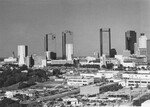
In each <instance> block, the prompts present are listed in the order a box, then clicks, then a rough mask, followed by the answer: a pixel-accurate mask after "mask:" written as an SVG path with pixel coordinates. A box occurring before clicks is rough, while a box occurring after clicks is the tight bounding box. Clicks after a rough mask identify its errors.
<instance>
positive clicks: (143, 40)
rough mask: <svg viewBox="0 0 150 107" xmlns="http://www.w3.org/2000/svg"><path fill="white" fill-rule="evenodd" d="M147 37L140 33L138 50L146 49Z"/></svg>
mask: <svg viewBox="0 0 150 107" xmlns="http://www.w3.org/2000/svg"><path fill="white" fill-rule="evenodd" d="M146 42H147V37H146V35H145V34H144V33H141V35H140V37H139V48H147V43H146Z"/></svg>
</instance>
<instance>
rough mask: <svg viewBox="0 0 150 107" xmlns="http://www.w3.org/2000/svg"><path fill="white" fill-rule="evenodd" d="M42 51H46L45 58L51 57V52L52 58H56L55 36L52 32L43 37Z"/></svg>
mask: <svg viewBox="0 0 150 107" xmlns="http://www.w3.org/2000/svg"><path fill="white" fill-rule="evenodd" d="M44 51H45V53H46V58H47V60H50V59H52V58H51V57H50V56H51V53H52V54H53V55H52V56H53V57H54V58H53V59H56V36H55V34H53V33H49V34H46V36H45V37H44Z"/></svg>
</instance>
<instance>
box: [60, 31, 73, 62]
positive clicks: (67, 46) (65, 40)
mask: <svg viewBox="0 0 150 107" xmlns="http://www.w3.org/2000/svg"><path fill="white" fill-rule="evenodd" d="M70 55H71V57H70ZM62 57H63V59H67V60H70V58H71V60H72V58H73V34H72V32H71V31H68V30H66V31H65V32H62Z"/></svg>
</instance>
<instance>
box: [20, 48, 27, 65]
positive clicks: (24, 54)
mask: <svg viewBox="0 0 150 107" xmlns="http://www.w3.org/2000/svg"><path fill="white" fill-rule="evenodd" d="M27 55H28V47H27V46H26V45H18V58H19V62H18V63H19V65H23V64H25V57H27Z"/></svg>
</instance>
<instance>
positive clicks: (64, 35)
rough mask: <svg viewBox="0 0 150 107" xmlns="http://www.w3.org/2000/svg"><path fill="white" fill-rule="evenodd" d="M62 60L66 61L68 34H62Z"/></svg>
mask: <svg viewBox="0 0 150 107" xmlns="http://www.w3.org/2000/svg"><path fill="white" fill-rule="evenodd" d="M62 58H63V59H66V33H64V32H62Z"/></svg>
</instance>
